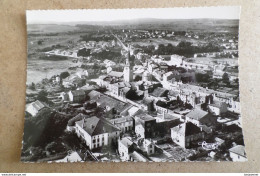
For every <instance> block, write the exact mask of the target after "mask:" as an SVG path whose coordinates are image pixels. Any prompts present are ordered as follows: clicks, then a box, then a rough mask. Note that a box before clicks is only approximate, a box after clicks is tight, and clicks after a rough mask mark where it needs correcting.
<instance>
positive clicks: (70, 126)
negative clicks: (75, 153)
mask: <svg viewBox="0 0 260 176" xmlns="http://www.w3.org/2000/svg"><path fill="white" fill-rule="evenodd" d="M86 118H88V116H87V115H84V114H82V113H79V114H78V115H76V116H75V117H73V118H72V119H70V120H69V121H68V124H67V128H66V129H67V130H68V131H71V132H75V128H76V126H75V123H76V122H77V121H80V120H83V119H86Z"/></svg>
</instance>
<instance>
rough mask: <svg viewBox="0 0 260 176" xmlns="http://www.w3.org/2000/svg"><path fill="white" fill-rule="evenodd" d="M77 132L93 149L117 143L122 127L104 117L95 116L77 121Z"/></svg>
mask: <svg viewBox="0 0 260 176" xmlns="http://www.w3.org/2000/svg"><path fill="white" fill-rule="evenodd" d="M75 125H76V127H75V132H76V134H77V136H78V137H80V138H81V139H82V140H83V141H84V142H85V143H86V145H87V146H88V147H89V148H90V149H91V150H92V149H95V148H99V147H103V146H107V145H111V143H113V142H114V143H116V142H117V140H118V138H119V136H120V129H118V128H117V127H115V126H114V125H113V124H111V123H110V122H108V121H107V120H105V119H103V118H97V117H96V116H93V117H91V118H88V119H82V120H80V121H77V122H76V123H75Z"/></svg>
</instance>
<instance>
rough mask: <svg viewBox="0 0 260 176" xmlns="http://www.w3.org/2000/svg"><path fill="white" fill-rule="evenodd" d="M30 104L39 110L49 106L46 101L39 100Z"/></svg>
mask: <svg viewBox="0 0 260 176" xmlns="http://www.w3.org/2000/svg"><path fill="white" fill-rule="evenodd" d="M28 106H32V107H33V108H34V109H36V110H37V111H39V110H41V109H42V108H44V107H47V106H46V105H45V104H44V103H42V102H41V101H39V100H36V101H35V102H32V103H30V104H29V105H28Z"/></svg>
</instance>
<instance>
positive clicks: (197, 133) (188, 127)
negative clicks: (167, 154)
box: [171, 122, 204, 148]
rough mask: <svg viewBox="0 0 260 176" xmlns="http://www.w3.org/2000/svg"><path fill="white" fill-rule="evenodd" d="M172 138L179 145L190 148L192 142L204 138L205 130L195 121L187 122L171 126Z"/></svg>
mask: <svg viewBox="0 0 260 176" xmlns="http://www.w3.org/2000/svg"><path fill="white" fill-rule="evenodd" d="M171 138H172V140H173V142H175V143H176V144H178V145H179V146H181V147H183V148H190V147H191V143H192V142H194V141H202V140H203V139H204V132H203V131H202V130H201V129H200V128H199V127H197V126H196V125H194V124H193V123H191V122H187V123H183V124H181V125H178V126H176V127H173V128H171Z"/></svg>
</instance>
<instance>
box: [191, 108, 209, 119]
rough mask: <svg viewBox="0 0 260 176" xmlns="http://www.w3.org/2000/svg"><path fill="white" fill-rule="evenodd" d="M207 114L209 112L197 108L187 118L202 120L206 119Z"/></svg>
mask: <svg viewBox="0 0 260 176" xmlns="http://www.w3.org/2000/svg"><path fill="white" fill-rule="evenodd" d="M207 114H208V112H206V111H203V110H201V109H197V108H196V109H193V110H191V111H190V112H189V113H188V114H187V115H186V116H187V117H190V118H193V119H196V120H200V119H201V118H203V117H205V116H206V115H207Z"/></svg>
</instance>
